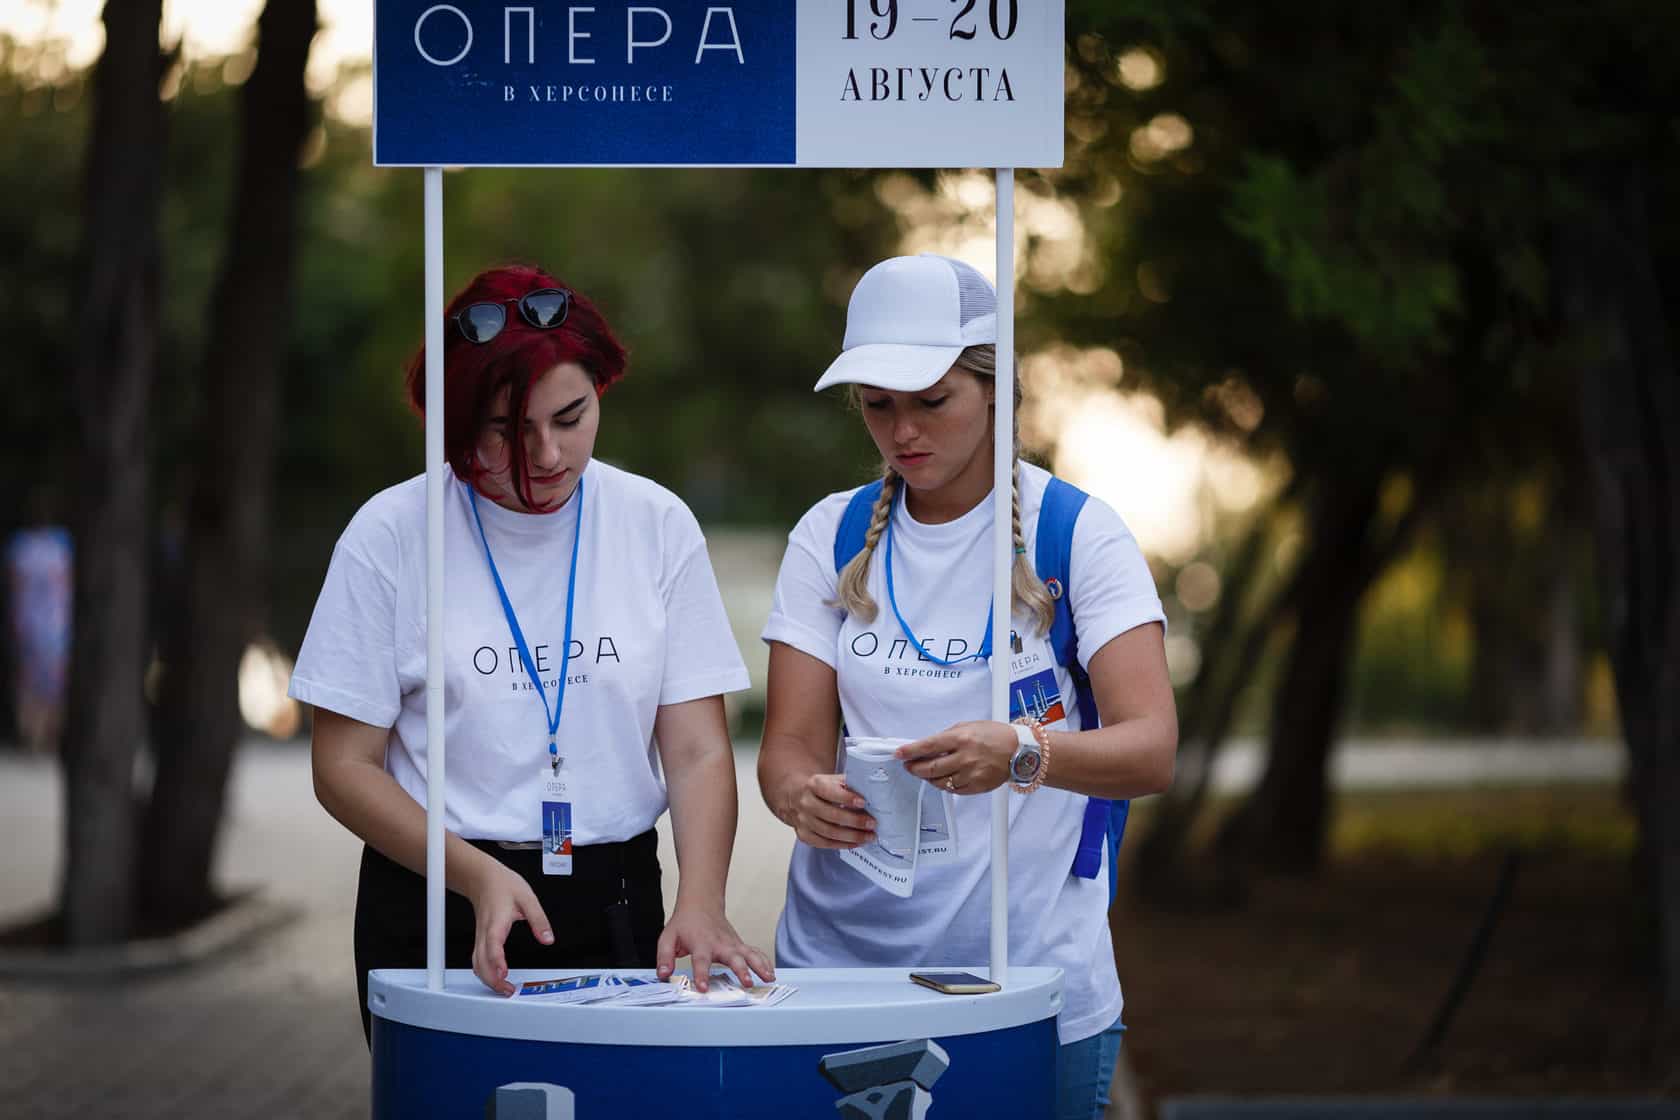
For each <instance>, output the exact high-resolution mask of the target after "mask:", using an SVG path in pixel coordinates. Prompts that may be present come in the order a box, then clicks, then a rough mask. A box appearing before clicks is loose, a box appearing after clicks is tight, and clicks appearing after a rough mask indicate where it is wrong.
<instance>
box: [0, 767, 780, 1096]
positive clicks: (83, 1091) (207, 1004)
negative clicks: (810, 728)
mask: <svg viewBox="0 0 1680 1120" xmlns="http://www.w3.org/2000/svg"><path fill="white" fill-rule="evenodd" d="M737 763H738V770H739V771H740V772H739V774H738V783H737V784H738V786H739V788H740V790H741V794H742V796H741V810H742V811H741V827H740V829H739V830H738V839H737V841H736V854H735V873H734V874H733V875H732V876H731V880H730V889H729V899H728V901H729V906H730V913H731V917H732V918H733V920H734V921H735V924H736V927H737V928H738V929H740V931H741V932H742V934H743V935H744V936H746V937H747V938H748V939H750V940H754V941H756V943H757V944H760V945H763V946H765V947H769V946H770V945H771V944H772V942H773V941H774V932H775V921H776V915H777V914H778V913H779V912H780V910H781V905H782V898H783V881H782V880H783V876H784V875H785V874H786V870H787V856H788V851H789V850H790V849H791V847H792V843H793V840H792V835H791V833H789V832H788V831H787V829H785V828H783V827H782V826H781V825H780V824H779V823H777V822H776V821H775V819H774V818H773V817H771V816H770V814H769V812H768V810H766V809H765V808H764V806H763V803H762V802H761V801H760V800H759V799H758V796H757V788H758V787H757V783H756V781H755V780H754V778H753V775H752V756H751V755H748V754H745V753H742V754H738V755H737ZM231 792H232V797H231V800H230V804H229V813H228V821H227V826H226V827H227V829H228V832H227V835H226V838H225V842H224V843H223V845H222V850H221V855H220V858H219V860H218V863H217V879H218V881H219V882H221V883H223V884H226V885H228V886H239V885H242V884H261V885H262V886H263V888H264V890H265V892H266V893H267V895H268V897H270V898H272V899H275V900H278V901H284V902H288V903H292V904H294V905H296V906H297V907H298V908H299V909H300V910H301V911H302V914H303V916H302V918H301V919H300V920H299V921H297V922H294V923H293V924H291V925H289V926H287V927H286V928H284V929H283V930H281V931H279V932H277V933H274V934H271V935H269V936H268V937H266V938H264V939H262V940H260V941H259V942H258V943H256V944H255V945H253V946H251V947H250V948H248V949H247V950H245V951H242V952H238V953H236V954H234V955H232V956H230V957H228V958H226V959H223V960H219V961H215V962H213V963H209V964H206V965H203V966H201V967H198V968H192V969H187V970H184V971H180V972H173V973H166V974H162V975H153V976H146V977H141V978H139V979H136V980H132V981H126V982H122V983H114V984H109V985H100V986H95V985H84V986H67V985H64V984H51V985H49V984H43V983H36V982H21V981H17V980H0V1117H7V1118H11V1117H19V1118H22V1117H30V1118H35V1117H40V1118H51V1117H77V1118H85V1117H131V1118H133V1120H164V1118H166V1117H167V1118H169V1120H184V1118H191V1117H200V1116H203V1117H242V1118H243V1117H309V1118H338V1117H343V1118H346V1120H348V1118H360V1117H365V1116H367V1114H368V1096H367V1092H368V1091H367V1086H368V1057H367V1050H366V1047H365V1045H364V1044H363V1041H362V1032H361V1025H360V1023H359V1021H358V1018H357V1015H356V1008H355V995H354V993H355V981H354V973H353V969H352V966H351V960H350V924H351V917H352V909H353V902H354V896H355V884H356V861H357V859H358V858H359V853H360V845H359V843H358V842H357V841H355V840H354V839H353V838H352V837H351V836H350V835H349V833H347V832H345V830H344V829H343V828H341V827H340V826H339V825H338V824H337V823H336V822H335V821H333V820H332V819H331V818H330V817H328V816H327V815H326V813H325V812H324V811H323V810H322V809H321V808H320V807H319V806H318V805H317V804H316V802H315V798H314V794H313V792H312V790H311V788H310V778H309V766H308V755H307V752H306V751H303V750H300V749H298V748H296V747H291V746H275V745H257V744H251V745H248V746H246V747H245V748H244V749H242V750H241V752H240V755H239V758H238V761H237V765H236V767H235V770H234V776H233V787H232V791H231ZM60 800H61V789H60V782H59V772H58V769H57V766H56V765H55V764H53V763H52V762H50V761H47V760H42V759H31V758H24V757H20V756H18V755H17V754H12V753H6V754H0V924H4V923H7V922H10V921H13V920H16V919H17V918H19V917H22V916H24V915H27V914H30V913H33V912H37V911H39V910H41V909H44V908H45V907H46V906H47V905H49V903H50V902H51V899H52V897H53V893H54V889H55V883H56V881H57V876H58V873H59V868H58V862H59V860H60V858H61V857H60V854H59V851H60V840H59V833H60V828H61V822H60V812H61V809H60ZM660 831H661V836H660V841H661V845H660V847H661V850H660V862H661V863H662V864H663V865H664V867H665V868H666V869H667V871H666V876H667V878H666V898H667V899H670V898H674V897H675V881H674V875H673V874H672V871H673V870H674V868H675V867H676V859H675V853H674V851H673V849H672V848H671V844H670V836H669V833H668V829H667V826H666V825H665V824H664V823H663V822H662V824H661V829H660Z"/></svg>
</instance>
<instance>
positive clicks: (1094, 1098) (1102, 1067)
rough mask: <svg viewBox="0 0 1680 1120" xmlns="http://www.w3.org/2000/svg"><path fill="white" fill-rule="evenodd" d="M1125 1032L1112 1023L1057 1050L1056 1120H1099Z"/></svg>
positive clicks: (1117, 1021) (1104, 1107)
mask: <svg viewBox="0 0 1680 1120" xmlns="http://www.w3.org/2000/svg"><path fill="white" fill-rule="evenodd" d="M1125 1029H1126V1028H1125V1027H1123V1026H1121V1025H1120V1020H1118V1019H1116V1020H1114V1023H1113V1024H1112V1025H1111V1026H1110V1027H1109V1028H1108V1029H1107V1030H1105V1031H1103V1032H1102V1033H1100V1034H1094V1035H1092V1036H1091V1037H1090V1038H1082V1039H1080V1040H1079V1041H1078V1042H1070V1043H1068V1044H1067V1045H1066V1046H1062V1047H1058V1048H1057V1051H1056V1120H1102V1115H1103V1112H1104V1110H1105V1109H1107V1108H1108V1085H1109V1082H1110V1081H1111V1080H1113V1078H1114V1067H1115V1065H1116V1064H1117V1063H1118V1062H1119V1061H1120V1035H1121V1033H1122V1032H1123V1031H1125Z"/></svg>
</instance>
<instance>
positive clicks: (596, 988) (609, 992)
mask: <svg viewBox="0 0 1680 1120" xmlns="http://www.w3.org/2000/svg"><path fill="white" fill-rule="evenodd" d="M513 998H514V999H524V1000H541V1001H542V1002H544V1003H591V1004H601V1005H603V1006H605V1005H608V1004H611V1005H616V1006H619V1007H625V1006H634V1007H648V1006H653V1005H655V1004H660V1003H676V1002H677V1001H678V1000H680V999H682V998H683V997H682V989H681V988H679V987H678V986H677V985H675V984H670V983H667V982H665V981H663V980H650V979H648V978H647V977H645V976H619V975H617V974H615V973H611V972H600V973H590V974H587V975H583V976H565V977H560V978H557V979H552V980H526V981H524V982H523V983H521V984H520V985H519V988H518V989H517V990H516V991H515V992H514V993H513Z"/></svg>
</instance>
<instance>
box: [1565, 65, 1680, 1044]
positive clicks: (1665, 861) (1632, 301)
mask: <svg viewBox="0 0 1680 1120" xmlns="http://www.w3.org/2000/svg"><path fill="white" fill-rule="evenodd" d="M1611 88H1615V87H1614V86H1613V87H1611ZM1660 150H1662V149H1657V148H1652V149H1649V151H1660ZM1667 151H1668V153H1669V156H1668V158H1669V160H1670V169H1672V145H1670V146H1669V147H1668V149H1667ZM1642 157H1643V158H1642ZM1651 162H1652V161H1651V158H1650V155H1649V154H1648V153H1645V152H1635V153H1631V154H1630V158H1628V159H1627V160H1625V161H1619V162H1617V163H1613V164H1610V165H1608V166H1603V167H1600V168H1597V169H1595V170H1593V171H1584V172H1582V173H1581V176H1580V181H1581V185H1582V190H1583V193H1584V195H1585V196H1586V199H1587V203H1586V213H1585V214H1584V215H1582V218H1581V220H1580V221H1579V222H1577V223H1574V224H1573V225H1572V226H1571V227H1569V228H1568V229H1567V230H1566V231H1565V232H1564V233H1563V236H1562V237H1561V238H1560V239H1559V248H1558V272H1559V287H1560V289H1561V297H1562V304H1563V309H1564V315H1565V317H1566V319H1567V321H1568V322H1569V323H1570V325H1571V326H1572V328H1573V338H1574V340H1575V341H1576V342H1578V343H1579V344H1580V347H1581V349H1580V352H1579V359H1580V362H1581V374H1582V376H1581V405H1582V407H1581V419H1582V426H1583V429H1584V431H1585V435H1586V440H1587V445H1588V447H1589V464H1590V468H1591V470H1590V474H1589V479H1590V484H1591V487H1592V496H1593V499H1594V501H1593V519H1594V530H1595V535H1596V540H1597V543H1598V560H1599V567H1600V569H1601V571H1602V573H1603V580H1604V585H1605V590H1604V594H1605V603H1606V615H1607V623H1608V630H1609V645H1610V658H1611V663H1612V664H1613V665H1614V666H1615V670H1616V698H1617V702H1618V704H1619V707H1620V709H1621V719H1622V731H1623V734H1624V735H1625V736H1626V738H1627V744H1628V752H1629V756H1630V759H1631V763H1632V765H1631V766H1630V767H1629V774H1628V788H1629V790H1630V792H1631V794H1632V798H1633V803H1634V805H1635V807H1636V810H1637V813H1638V819H1639V825H1640V831H1639V849H1638V855H1637V860H1638V864H1639V871H1640V879H1641V881H1642V882H1643V883H1644V884H1645V886H1646V910H1647V916H1648V918H1649V928H1651V929H1652V930H1653V931H1654V937H1653V942H1654V946H1655V951H1656V957H1657V960H1658V961H1659V962H1660V965H1661V971H1660V975H1661V977H1662V985H1661V995H1662V1004H1663V1007H1664V1010H1665V1011H1666V1012H1667V1013H1668V1026H1669V1036H1668V1039H1667V1041H1668V1043H1669V1045H1670V1046H1671V1048H1673V1049H1680V814H1677V813H1676V812H1675V806H1676V805H1680V368H1677V367H1676V366H1675V363H1674V352H1673V348H1672V344H1671V343H1670V341H1669V338H1668V327H1667V322H1668V320H1669V318H1670V316H1671V314H1672V307H1671V305H1668V304H1667V301H1665V299H1664V295H1663V291H1662V288H1661V286H1660V284H1659V280H1658V270H1657V267H1656V263H1655V261H1654V260H1653V255H1652V249H1653V247H1654V246H1657V245H1660V244H1661V239H1660V238H1658V237H1657V236H1655V235H1654V234H1653V230H1652V222H1651V214H1650V201H1649V200H1650V195H1651V193H1652V192H1651V186H1650V184H1651V182H1652V180H1653V178H1655V177H1656V176H1655V175H1654V174H1653V172H1654V171H1655V169H1654V168H1653V167H1652V166H1651ZM1670 181H1672V180H1670ZM1668 193H1669V192H1667V191H1663V192H1660V194H1661V195H1662V196H1666V195H1667V194H1668ZM1670 279H1671V281H1672V279H1673V274H1672V273H1670ZM1670 1056H1671V1058H1672V1054H1671V1055H1670Z"/></svg>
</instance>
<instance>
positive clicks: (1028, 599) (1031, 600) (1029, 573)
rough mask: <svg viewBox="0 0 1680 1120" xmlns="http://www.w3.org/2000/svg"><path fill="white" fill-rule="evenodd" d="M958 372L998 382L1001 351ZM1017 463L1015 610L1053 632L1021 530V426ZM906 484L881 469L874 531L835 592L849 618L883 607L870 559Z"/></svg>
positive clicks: (888, 467) (960, 364)
mask: <svg viewBox="0 0 1680 1120" xmlns="http://www.w3.org/2000/svg"><path fill="white" fill-rule="evenodd" d="M955 368H957V369H961V370H966V371H967V372H968V373H971V374H973V375H974V376H975V377H978V378H981V379H984V380H993V379H995V378H996V377H997V350H996V348H995V347H994V346H993V345H992V344H991V343H985V344H982V345H979V346H970V347H968V348H967V349H965V350H964V351H963V352H962V353H961V354H960V355H958V357H957V361H956V366H955ZM857 392H858V390H857V386H855V385H854V386H853V387H852V399H853V402H854V404H855V403H856V400H857ZM1020 403H1021V382H1020V380H1019V379H1017V380H1016V382H1015V404H1016V405H1017V408H1016V411H1015V415H1016V416H1017V417H1019V416H1020V409H1019V407H1018V406H1019V405H1020ZM1014 435H1015V464H1014V468H1013V469H1012V470H1011V471H1010V502H1009V508H1010V516H1011V518H1012V520H1013V526H1012V528H1013V531H1014V539H1015V562H1014V566H1013V570H1012V571H1011V572H1010V577H1009V586H1010V595H1011V597H1012V598H1013V599H1014V602H1015V605H1016V606H1017V607H1020V608H1022V609H1024V610H1025V612H1026V614H1027V616H1028V617H1029V618H1031V619H1032V621H1033V622H1035V623H1036V624H1037V625H1038V628H1039V630H1040V631H1041V632H1043V633H1046V634H1048V633H1049V632H1050V623H1051V622H1052V621H1053V620H1054V619H1055V617H1056V604H1055V601H1054V600H1052V599H1051V598H1050V592H1049V590H1048V589H1046V588H1045V586H1044V581H1043V580H1041V579H1039V578H1038V573H1037V572H1036V571H1034V570H1033V566H1032V563H1031V562H1030V561H1029V560H1028V559H1027V553H1026V536H1025V535H1024V534H1023V533H1022V531H1021V485H1020V473H1021V472H1020V457H1021V429H1020V421H1019V419H1017V421H1016V424H1015V433H1014ZM903 482H904V480H903V479H902V478H900V477H899V474H898V472H897V471H895V470H894V469H893V468H892V464H890V463H883V464H882V466H881V493H880V496H879V497H877V498H876V499H875V505H874V507H873V508H872V509H871V510H870V513H869V529H868V531H867V532H865V533H864V537H863V547H862V548H861V549H859V550H858V554H857V555H856V556H854V557H852V558H851V560H850V561H848V562H847V564H846V566H845V567H844V568H842V569H841V570H840V578H839V582H838V583H837V585H836V587H835V597H834V601H833V602H832V603H830V604H829V605H830V606H834V607H840V608H841V609H843V610H845V611H846V612H847V613H848V614H852V615H855V616H857V617H858V618H859V619H861V620H862V621H864V622H874V621H875V615H876V614H877V612H878V610H879V608H878V607H877V606H876V603H875V600H874V598H873V597H872V596H871V595H870V594H869V560H870V557H872V556H874V555H875V546H876V545H877V544H878V543H879V542H880V539H881V534H882V532H883V531H885V529H886V527H887V518H889V517H891V516H892V507H893V500H894V499H895V498H897V497H898V491H899V487H900V486H902V485H903Z"/></svg>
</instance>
